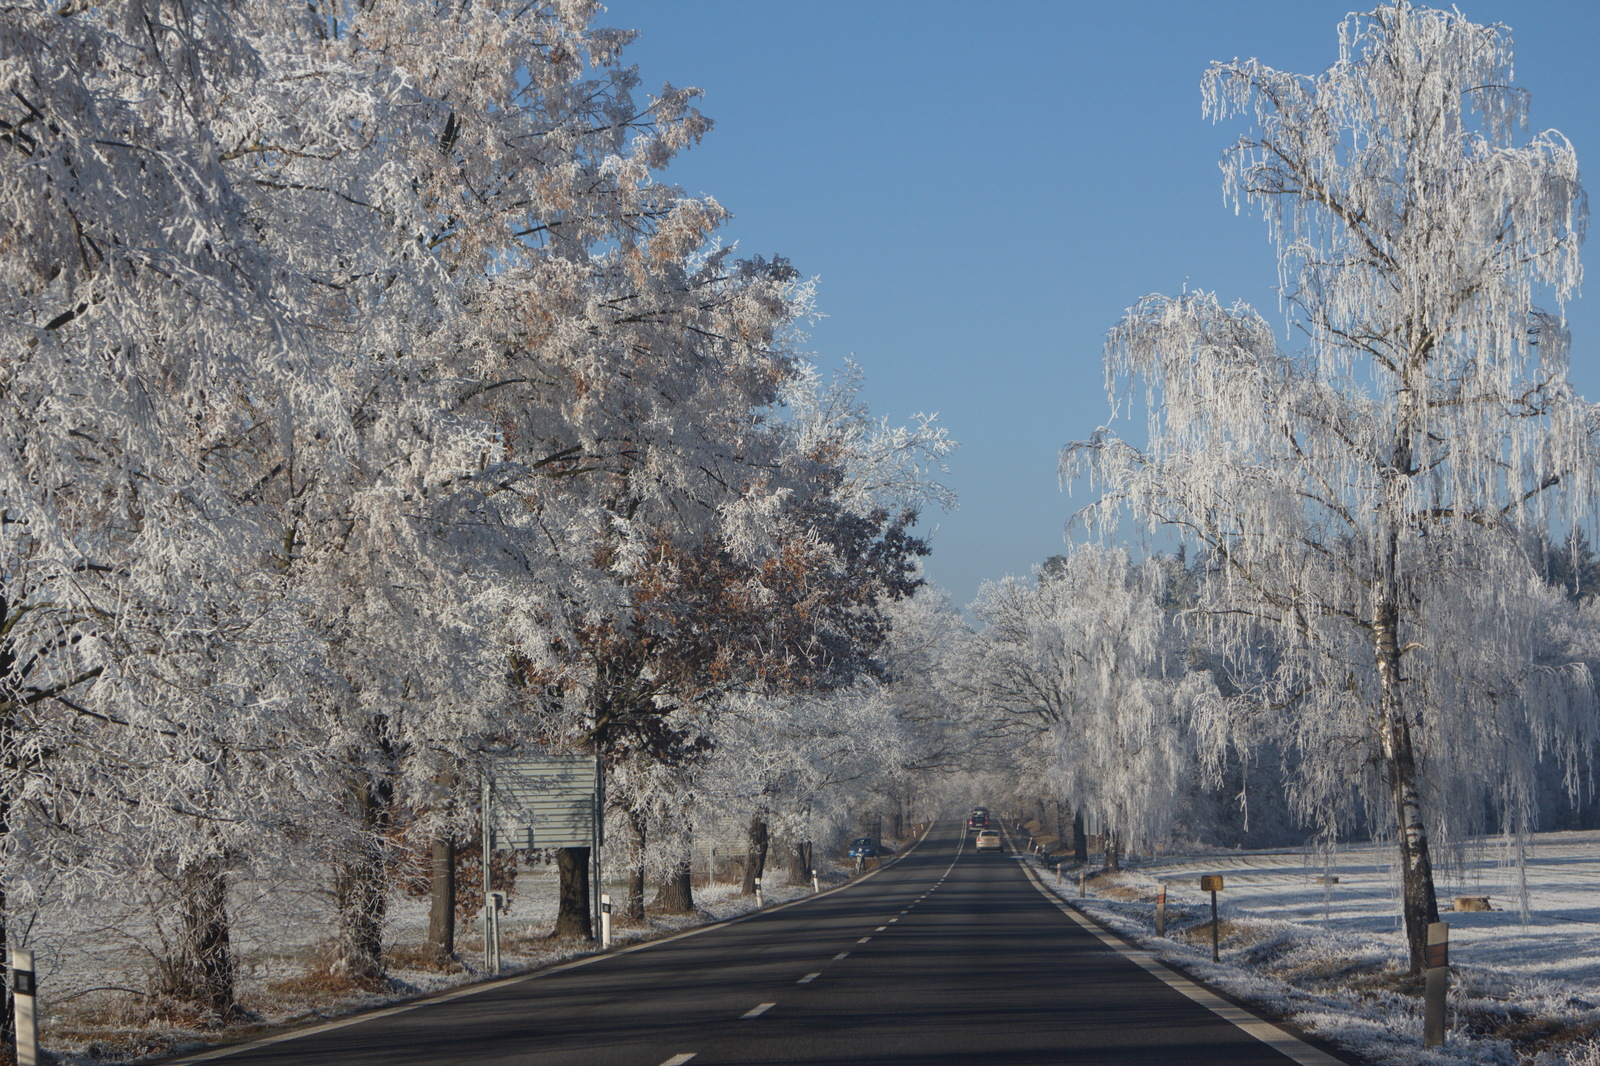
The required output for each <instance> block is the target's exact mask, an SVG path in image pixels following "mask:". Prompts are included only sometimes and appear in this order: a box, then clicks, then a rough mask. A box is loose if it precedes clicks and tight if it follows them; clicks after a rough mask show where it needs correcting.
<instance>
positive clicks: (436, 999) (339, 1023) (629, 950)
mask: <svg viewBox="0 0 1600 1066" xmlns="http://www.w3.org/2000/svg"><path fill="white" fill-rule="evenodd" d="M931 832H933V823H932V822H929V823H928V828H927V829H925V830H923V833H922V836H920V837H918V838H917V840H916V841H914V842H913V843H912V845H911V846H910V847H909V848H907V849H906V850H905V851H902V852H901V853H900V854H899V855H896V856H895V859H894V862H891V863H889V864H888V865H887V866H880V867H878V868H877V869H876V870H872V871H870V872H868V873H864V874H862V875H861V876H860V877H858V878H856V879H855V880H854V881H846V882H845V883H844V884H842V885H835V886H834V887H833V888H830V889H827V890H826V891H823V892H814V893H812V894H811V895H809V896H801V897H800V898H799V899H792V900H790V901H789V902H788V903H780V904H778V905H777V906H776V907H768V908H766V909H765V910H759V911H750V912H748V913H746V914H741V915H738V916H737V917H734V918H724V919H723V920H722V921H720V922H710V923H708V924H706V925H700V926H696V927H695V928H693V929H685V930H684V931H683V932H681V933H673V934H672V935H671V936H664V937H662V938H661V939H659V940H646V941H644V942H643V943H640V944H633V945H631V946H629V947H625V948H618V949H616V950H615V951H605V952H596V953H595V954H593V955H585V956H583V958H581V959H573V960H571V961H570V962H559V963H556V965H554V966H544V967H541V968H539V969H537V970H532V971H530V972H528V973H519V974H517V975H516V976H514V977H502V978H501V979H500V980H498V981H480V982H478V983H477V984H472V985H467V986H465V987H463V988H457V989H454V990H452V991H450V992H445V993H443V994H441V995H437V996H427V997H425V998H422V999H413V1000H409V1001H407V1002H405V1003H397V1004H395V1005H394V1006H392V1007H383V1008H381V1009H379V1010H373V1011H365V1012H363V1013H358V1014H351V1015H349V1016H347V1017H344V1018H336V1019H334V1020H333V1021H330V1022H323V1023H322V1024H321V1025H313V1026H310V1027H308V1028H305V1029H295V1030H293V1031H291V1032H287V1033H277V1034H275V1035H273V1036H264V1037H261V1038H260V1039H258V1040H248V1041H245V1042H244V1043H242V1044H229V1045H227V1046H226V1047H219V1048H212V1049H211V1050H210V1051H201V1052H197V1053H195V1054H193V1055H183V1056H180V1057H179V1058H175V1059H166V1060H164V1062H163V1064H162V1066H191V1064H192V1063H196V1062H211V1061H212V1060H214V1059H225V1058H228V1057H229V1056H231V1055H241V1054H243V1053H244V1052H246V1051H254V1050H256V1049H257V1048H264V1047H271V1046H272V1045H273V1044H284V1043H287V1042H289V1041H290V1040H299V1039H300V1038H302V1037H307V1036H315V1035H317V1034H318V1033H327V1032H332V1031H333V1030H335V1029H343V1028H344V1027H345V1026H347V1025H357V1024H360V1023H361V1022H370V1021H373V1020H374V1019H377V1018H387V1017H390V1016H391V1015H395V1014H404V1013H405V1012H406V1011H412V1010H420V1009H421V1008H423V1007H431V1006H433V1005H434V1004H435V1003H449V1002H450V1001H452V1000H457V999H465V998H466V997H468V996H476V995H478V994H479V993H481V992H489V991H492V990H494V989H497V988H505V987H506V986H507V985H515V984H521V983H522V982H523V981H532V980H535V979H537V978H540V977H545V976H548V975H549V974H553V973H564V972H566V971H567V970H575V969H577V968H578V967H579V966H588V965H590V964H591V963H596V962H599V961H600V960H601V959H609V958H614V957H616V956H618V955H631V954H633V953H634V952H635V951H644V950H646V949H648V948H653V947H659V946H660V945H662V944H670V943H672V942H673V941H674V940H683V939H684V938H686V937H691V936H698V935H699V934H701V933H709V932H710V931H711V930H713V929H722V928H724V927H725V926H730V925H738V924H739V923H740V922H747V921H749V920H750V919H751V918H755V917H758V916H760V915H763V914H776V913H777V912H778V911H784V910H788V909H789V908H790V907H797V906H799V905H800V904H802V903H810V902H811V901H812V900H814V899H821V898H822V897H823V896H831V895H833V894H834V893H836V892H843V891H845V890H846V889H851V888H854V887H856V886H857V885H859V884H861V882H863V881H866V880H868V879H870V878H873V877H877V876H878V875H879V874H880V873H882V872H883V871H885V870H887V869H890V868H891V867H893V866H894V865H895V863H897V862H899V861H900V860H901V859H903V858H905V857H906V856H907V855H910V854H911V853H912V852H913V851H915V850H916V849H917V848H918V847H919V846H921V844H922V842H923V841H924V840H927V839H928V834H929V833H931ZM694 1054H697V1053H693V1054H690V1056H689V1058H693V1057H694ZM682 1061H683V1062H688V1061H689V1059H683V1060H682ZM663 1066H665V1064H663Z"/></svg>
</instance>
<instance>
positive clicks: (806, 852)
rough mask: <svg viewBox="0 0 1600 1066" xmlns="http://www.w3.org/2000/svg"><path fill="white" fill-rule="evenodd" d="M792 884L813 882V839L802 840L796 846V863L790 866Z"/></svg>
mask: <svg viewBox="0 0 1600 1066" xmlns="http://www.w3.org/2000/svg"><path fill="white" fill-rule="evenodd" d="M789 883H790V884H791V885H809V884H810V883H811V841H809V840H802V841H799V842H797V843H796V844H795V846H794V863H793V865H791V866H790V867H789Z"/></svg>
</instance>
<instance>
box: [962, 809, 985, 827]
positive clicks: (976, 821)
mask: <svg viewBox="0 0 1600 1066" xmlns="http://www.w3.org/2000/svg"><path fill="white" fill-rule="evenodd" d="M967 828H968V829H971V830H978V829H987V828H989V808H987V807H974V808H972V813H971V814H969V815H967Z"/></svg>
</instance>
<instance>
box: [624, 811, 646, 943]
mask: <svg viewBox="0 0 1600 1066" xmlns="http://www.w3.org/2000/svg"><path fill="white" fill-rule="evenodd" d="M628 824H629V825H630V826H631V827H632V828H633V843H634V847H635V849H636V853H635V858H634V861H633V866H632V867H631V868H630V869H629V870H628V898H627V899H625V900H623V902H622V914H623V917H626V918H631V919H633V920H634V921H636V922H642V921H644V848H645V842H646V840H647V830H646V826H645V820H644V813H643V812H642V811H629V812H628Z"/></svg>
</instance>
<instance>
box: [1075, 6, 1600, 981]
mask: <svg viewBox="0 0 1600 1066" xmlns="http://www.w3.org/2000/svg"><path fill="white" fill-rule="evenodd" d="M1511 73H1512V49H1511V37H1510V34H1509V32H1508V31H1507V30H1506V28H1505V27H1503V26H1479V25H1474V24H1472V23H1470V22H1468V21H1466V20H1465V19H1463V18H1462V17H1461V16H1460V15H1459V14H1456V13H1451V12H1440V11H1432V10H1427V9H1422V8H1416V7H1412V6H1409V5H1406V4H1400V5H1398V6H1395V7H1382V8H1379V9H1378V10H1376V11H1374V12H1371V13H1369V14H1357V15H1352V16H1351V17H1350V18H1348V19H1347V20H1346V21H1345V22H1344V24H1343V25H1342V27H1341V30H1340V37H1339V58H1338V61H1337V62H1336V63H1334V64H1333V65H1332V66H1331V67H1329V68H1328V69H1327V70H1326V71H1324V72H1323V73H1321V74H1318V75H1315V76H1305V75H1296V74H1290V73H1285V72H1281V71H1277V70H1273V69H1272V68H1270V67H1268V66H1266V65H1265V64H1262V63H1260V62H1258V61H1256V60H1247V61H1241V60H1235V61H1233V62H1228V63H1216V64H1213V65H1212V67H1211V68H1210V69H1209V70H1208V71H1207V72H1206V74H1205V77H1204V79H1203V81H1202V88H1203V95H1204V102H1205V111H1206V114H1207V115H1208V116H1210V117H1211V118H1212V119H1213V120H1217V121H1222V120H1227V119H1232V118H1235V117H1243V118H1244V119H1245V120H1246V121H1247V122H1248V123H1249V125H1250V128H1249V131H1248V132H1247V133H1245V134H1244V135H1243V136H1241V137H1240V138H1239V140H1238V141H1237V142H1235V143H1234V145H1233V146H1232V147H1231V148H1229V149H1228V151H1227V152H1226V153H1225V155H1224V157H1223V161H1222V170H1223V174H1224V189H1225V192H1226V194H1227V195H1228V196H1229V197H1230V198H1231V199H1232V200H1233V201H1234V203H1235V206H1236V207H1241V206H1247V207H1250V208H1252V209H1254V210H1257V211H1259V212H1260V213H1261V214H1262V216H1263V217H1264V218H1265V220H1266V222H1267V224H1268V228H1269V232H1270V234H1271V236H1272V238H1273V240H1274V242H1275V244H1276V247H1277V252H1278V267H1279V275H1280V284H1281V292H1282V297H1283V300H1284V304H1285V307H1286V308H1287V309H1288V311H1289V315H1290V320H1291V325H1292V326H1293V327H1294V329H1295V330H1297V331H1299V332H1300V333H1301V334H1302V335H1303V337H1304V348H1303V351H1301V352H1300V353H1298V354H1288V353H1285V352H1283V351H1281V350H1280V348H1279V346H1278V344H1277V342H1276V338H1275V336H1274V333H1273V330H1272V329H1271V327H1269V325H1268V324H1267V323H1266V322H1265V321H1264V320H1263V319H1262V318H1261V317H1260V316H1259V315H1257V314H1256V313H1255V312H1254V311H1253V310H1251V309H1250V308H1248V307H1245V306H1243V305H1234V306H1233V307H1231V308H1230V307H1224V306H1222V305H1221V304H1220V303H1219V302H1218V301H1217V300H1216V299H1215V298H1214V297H1212V296H1210V295H1206V294H1200V293H1189V294H1185V295H1183V296H1180V297H1175V298H1174V297H1162V296H1152V297H1147V298H1146V299H1144V300H1143V301H1141V302H1140V303H1139V304H1138V305H1137V306H1136V307H1135V308H1133V309H1132V310H1131V311H1130V312H1129V314H1128V316H1127V317H1126V318H1125V319H1124V320H1123V321H1122V322H1121V323H1120V324H1119V325H1117V327H1116V328H1115V329H1113V330H1112V332H1111V334H1110V336H1109V339H1108V343H1107V355H1106V371H1107V380H1108V386H1109V387H1110V389H1111V390H1112V393H1113V403H1114V404H1115V403H1117V399H1118V396H1119V395H1123V394H1125V393H1124V391H1123V390H1124V389H1125V387H1126V386H1127V385H1131V383H1132V382H1133V381H1134V380H1140V381H1142V382H1143V383H1144V386H1145V396H1144V398H1145V402H1146V404H1147V405H1148V409H1149V443H1148V446H1147V447H1146V448H1144V449H1143V450H1140V449H1136V448H1135V447H1133V446H1131V445H1130V444H1128V443H1126V442H1124V441H1121V440H1119V439H1117V438H1116V437H1115V436H1114V435H1113V434H1111V433H1110V432H1108V431H1106V430H1101V431H1100V432H1099V433H1097V434H1096V435H1095V437H1094V438H1093V439H1092V440H1090V441H1088V442H1083V443H1080V444H1076V445H1072V446H1069V447H1068V448H1067V449H1066V450H1065V451H1064V453H1063V473H1064V474H1067V475H1074V474H1077V473H1081V472H1089V473H1091V474H1093V475H1094V476H1095V477H1096V478H1097V479H1098V483H1099V484H1100V485H1101V486H1103V487H1104V488H1105V489H1106V490H1107V491H1106V495H1105V496H1104V497H1103V499H1102V500H1101V502H1100V503H1098V504H1096V505H1095V506H1093V507H1091V508H1089V509H1088V510H1087V511H1086V512H1085V516H1086V517H1087V518H1088V519H1089V520H1090V521H1091V522H1092V521H1112V520H1115V517H1116V515H1117V514H1118V513H1119V511H1121V509H1123V508H1126V509H1127V510H1126V512H1123V513H1131V514H1133V515H1136V516H1137V518H1138V519H1139V520H1141V521H1143V522H1145V523H1148V524H1149V525H1151V526H1157V525H1162V526H1168V527H1176V528H1177V529H1178V530H1180V531H1182V532H1183V533H1184V534H1186V535H1187V536H1188V537H1190V538H1192V540H1194V541H1196V542H1198V543H1199V544H1201V545H1203V546H1204V547H1205V548H1206V549H1207V550H1208V551H1209V553H1210V558H1211V559H1212V560H1213V561H1214V564H1215V565H1214V566H1213V567H1212V569H1211V571H1210V573H1209V575H1208V579H1207V580H1206V581H1205V583H1204V588H1203V589H1202V592H1201V617H1202V619H1204V621H1205V624H1206V625H1207V626H1209V631H1210V635H1211V636H1212V637H1213V638H1214V639H1216V640H1217V641H1218V642H1219V643H1220V644H1221V645H1222V646H1223V647H1224V648H1226V649H1227V650H1228V655H1227V657H1226V661H1227V664H1228V666H1227V668H1228V669H1230V670H1231V671H1233V673H1234V675H1235V678H1234V679H1235V680H1236V681H1238V682H1239V683H1240V684H1241V685H1243V693H1244V694H1243V696H1242V697H1241V698H1240V699H1239V700H1237V701H1234V703H1233V706H1234V709H1235V710H1242V709H1249V710H1250V711H1251V716H1250V717H1251V719H1252V720H1250V721H1248V722H1247V721H1246V720H1245V718H1243V717H1240V716H1233V717H1231V718H1230V719H1229V721H1228V723H1227V724H1225V725H1216V726H1215V727H1214V728H1212V729H1211V730H1210V731H1209V735H1211V736H1214V737H1218V738H1220V737H1223V736H1225V735H1231V736H1232V737H1233V738H1234V739H1235V740H1238V739H1240V738H1242V737H1243V736H1244V735H1245V733H1246V731H1248V730H1254V735H1261V733H1262V731H1263V730H1265V731H1267V732H1271V731H1273V730H1276V731H1277V732H1278V734H1279V739H1281V740H1282V741H1283V742H1284V743H1286V744H1287V745H1288V746H1289V747H1290V748H1291V749H1297V750H1298V752H1299V754H1300V756H1301V759H1300V761H1299V766H1300V770H1299V771H1297V778H1296V781H1295V782H1294V787H1295V792H1294V798H1295V800H1296V801H1297V802H1298V804H1299V805H1300V806H1301V809H1302V811H1303V812H1306V813H1314V814H1317V815H1319V816H1320V817H1321V818H1322V819H1323V821H1324V825H1325V826H1327V827H1328V828H1329V829H1330V830H1335V829H1337V827H1338V826H1339V824H1340V822H1341V820H1342V819H1348V818H1350V817H1352V812H1354V811H1355V810H1356V809H1357V805H1358V804H1364V805H1365V809H1366V810H1367V811H1376V810H1383V809H1385V808H1387V809H1388V810H1389V812H1390V816H1391V817H1392V819H1393V822H1392V825H1393V828H1394V831H1395V836H1396V839H1397V842H1398V863H1399V869H1400V877H1401V885H1402V894H1403V900H1402V910H1403V914H1404V918H1405V928H1406V935H1407V940H1408V944H1409V950H1410V961H1411V965H1412V967H1413V968H1414V969H1415V968H1417V967H1419V966H1420V965H1421V962H1422V958H1423V951H1424V945H1425V937H1426V930H1427V925H1428V923H1429V922H1431V921H1435V920H1437V903H1436V899H1435V890H1434V877H1433V858H1432V854H1431V851H1430V832H1431V833H1433V834H1434V835H1436V836H1442V837H1444V838H1445V839H1459V838H1460V834H1462V833H1465V832H1472V831H1479V830H1481V829H1482V828H1485V826H1482V825H1479V824H1475V823H1477V822H1482V821H1483V820H1484V815H1483V813H1482V812H1484V811H1485V810H1487V811H1490V812H1493V813H1494V814H1495V815H1496V816H1497V817H1498V818H1499V819H1500V822H1501V824H1500V826H1499V827H1498V828H1500V829H1502V830H1504V831H1506V832H1508V833H1511V834H1512V835H1513V836H1520V835H1521V834H1522V833H1523V832H1524V831H1525V830H1526V829H1527V827H1528V826H1529V823H1530V819H1531V818H1532V816H1533V813H1534V808H1533V803H1532V791H1531V788H1530V785H1531V775H1532V774H1533V772H1534V769H1533V767H1534V764H1535V761H1536V758H1537V756H1538V754H1539V752H1540V750H1541V748H1543V749H1544V750H1545V751H1547V752H1548V751H1550V750H1556V751H1559V752H1561V753H1563V755H1564V757H1565V759H1566V765H1567V767H1568V768H1569V781H1575V777H1574V776H1573V775H1575V774H1576V772H1577V768H1578V760H1579V758H1580V752H1581V751H1582V750H1583V749H1584V748H1585V747H1587V746H1588V745H1589V744H1590V743H1591V742H1592V739H1593V733H1594V727H1593V712H1592V690H1591V685H1590V681H1589V677H1588V674H1587V672H1586V671H1585V670H1584V668H1583V666H1582V665H1581V663H1579V662H1577V661H1576V657H1575V656H1572V657H1568V656H1563V655H1561V654H1559V652H1552V651H1551V649H1552V647H1557V645H1553V644H1552V643H1550V642H1549V641H1546V640H1544V639H1543V635H1545V634H1548V633H1550V632H1552V631H1553V627H1554V626H1555V625H1556V623H1555V621H1554V619H1555V615H1556V612H1558V611H1559V608H1558V607H1557V606H1555V605H1554V604H1553V602H1552V601H1551V598H1550V597H1549V595H1548V590H1546V589H1544V588H1543V587H1542V585H1541V583H1540V582H1538V581H1537V580H1535V577H1534V574H1533V572H1532V567H1531V565H1530V561H1529V556H1528V550H1527V546H1528V544H1529V543H1530V540H1531V538H1532V537H1533V536H1534V535H1535V534H1537V532H1538V531H1540V530H1544V529H1547V528H1549V527H1550V523H1551V522H1552V521H1557V522H1567V521H1572V520H1574V519H1575V517H1581V515H1582V514H1584V513H1586V509H1587V507H1588V506H1589V505H1590V503H1591V501H1592V498H1593V472H1594V468H1595V460H1596V449H1595V432H1596V409H1595V408H1594V406H1592V405H1590V404H1588V403H1586V402H1584V401H1583V400H1582V399H1581V398H1580V397H1577V396H1575V395H1574V394H1573V392H1572V389H1571V387H1570V385H1569V384H1568V382H1567V336H1566V330H1565V327H1564V321H1563V319H1562V318H1561V317H1560V309H1561V307H1562V306H1563V305H1564V303H1565V301H1566V300H1568V299H1569V298H1571V297H1572V296H1573V294H1574V293H1575V292H1576V290H1577V286H1578V283H1579V280H1580V273H1581V271H1580V266H1579V260H1578V250H1579V245H1580V243H1581V240H1582V237H1583V233H1584V228H1585V223H1586V218H1587V209H1586V201H1585V198H1584V194H1583V191H1582V188H1581V186H1580V184H1579V179H1578V165H1577V157H1576V154H1575V152H1574V150H1573V148H1572V145H1571V144H1570V143H1569V142H1568V141H1567V140H1566V139H1565V138H1564V137H1562V136H1561V135H1560V134H1559V133H1555V132H1544V133H1540V134H1537V135H1535V136H1533V137H1531V139H1526V138H1527V135H1526V121H1527V102H1528V98H1527V94H1526V93H1525V92H1524V91H1523V90H1520V89H1517V88H1515V87H1513V86H1512V85H1511V84H1510V77H1511ZM1541 303H1544V304H1547V305H1548V306H1551V307H1553V308H1554V312H1549V311H1542V310H1540V309H1539V306H1538V305H1539V304H1541ZM1263 646H1271V647H1272V648H1273V649H1274V651H1273V654H1272V655H1271V656H1270V658H1268V657H1265V656H1256V657H1255V658H1254V659H1253V658H1252V654H1251V649H1253V648H1260V647H1263ZM1258 727H1259V728H1258Z"/></svg>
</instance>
